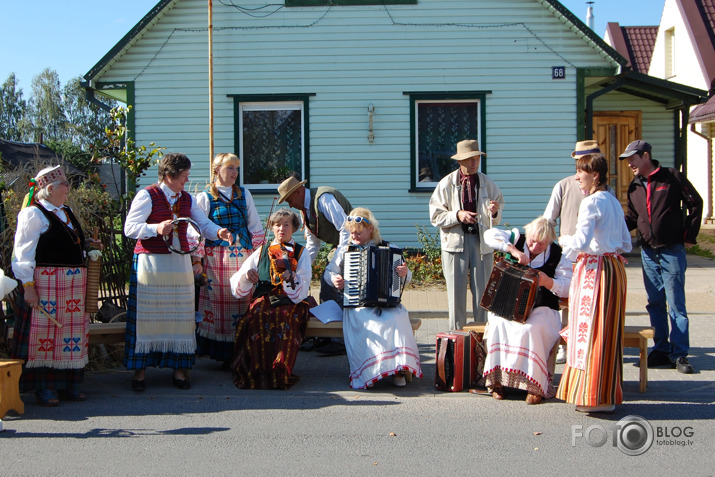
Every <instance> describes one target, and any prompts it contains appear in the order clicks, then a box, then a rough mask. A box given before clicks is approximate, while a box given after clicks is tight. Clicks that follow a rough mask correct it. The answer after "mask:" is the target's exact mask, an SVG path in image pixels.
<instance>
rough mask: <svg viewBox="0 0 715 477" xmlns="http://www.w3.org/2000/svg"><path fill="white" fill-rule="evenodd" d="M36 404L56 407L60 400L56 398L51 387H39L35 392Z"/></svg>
mask: <svg viewBox="0 0 715 477" xmlns="http://www.w3.org/2000/svg"><path fill="white" fill-rule="evenodd" d="M35 396H36V397H37V404H39V405H40V406H43V407H57V406H59V405H60V400H59V399H58V398H57V392H55V391H54V390H53V389H40V390H39V391H37V392H35Z"/></svg>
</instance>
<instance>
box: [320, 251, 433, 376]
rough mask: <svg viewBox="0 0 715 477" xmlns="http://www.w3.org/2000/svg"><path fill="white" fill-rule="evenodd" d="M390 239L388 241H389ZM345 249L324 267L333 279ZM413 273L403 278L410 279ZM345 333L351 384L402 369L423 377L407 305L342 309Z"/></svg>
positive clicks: (327, 276) (327, 274)
mask: <svg viewBox="0 0 715 477" xmlns="http://www.w3.org/2000/svg"><path fill="white" fill-rule="evenodd" d="M386 243H387V242H385V244H386ZM371 244H374V242H371ZM344 263H345V249H343V250H341V251H339V252H338V253H336V254H335V257H334V259H333V260H332V261H331V262H330V263H329V264H328V267H327V268H326V271H325V280H326V281H327V282H328V283H332V279H333V277H334V276H336V275H343V274H344V272H343V267H344ZM411 278H412V273H411V272H409V270H408V273H407V276H406V277H405V278H404V279H403V280H404V283H408V282H409V281H410V280H411ZM343 337H344V338H345V349H346V351H347V354H348V361H349V363H350V387H351V388H353V389H365V388H366V387H367V386H368V385H372V384H374V383H375V382H377V381H379V380H380V379H382V378H385V377H387V376H391V375H394V374H397V373H398V372H400V371H404V372H407V373H410V374H412V375H414V376H417V377H418V378H421V377H422V367H421V366H420V354H419V350H418V348H417V342H416V341H415V336H414V334H413V332H412V326H411V325H410V316H409V314H408V312H407V309H406V308H405V307H404V306H403V305H402V304H399V305H398V306H396V307H366V306H361V307H356V308H344V309H343Z"/></svg>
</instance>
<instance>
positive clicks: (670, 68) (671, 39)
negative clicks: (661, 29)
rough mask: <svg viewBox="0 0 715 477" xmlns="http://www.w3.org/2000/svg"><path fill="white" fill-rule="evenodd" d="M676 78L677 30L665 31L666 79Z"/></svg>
mask: <svg viewBox="0 0 715 477" xmlns="http://www.w3.org/2000/svg"><path fill="white" fill-rule="evenodd" d="M673 76H675V28H671V29H669V30H666V31H665V79H668V78H672V77H673Z"/></svg>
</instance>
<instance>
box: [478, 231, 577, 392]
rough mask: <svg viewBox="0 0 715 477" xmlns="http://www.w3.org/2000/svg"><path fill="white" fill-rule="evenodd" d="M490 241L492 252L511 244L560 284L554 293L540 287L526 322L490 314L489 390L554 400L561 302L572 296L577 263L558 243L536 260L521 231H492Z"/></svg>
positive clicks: (486, 374)
mask: <svg viewBox="0 0 715 477" xmlns="http://www.w3.org/2000/svg"><path fill="white" fill-rule="evenodd" d="M484 240H485V242H486V243H487V245H489V246H490V247H492V248H494V249H495V250H499V251H501V252H505V253H506V252H507V247H508V245H509V243H510V242H511V243H514V246H515V247H516V248H517V249H519V250H521V251H522V252H524V254H526V256H527V257H528V258H529V259H530V260H531V263H530V264H529V265H530V266H531V267H533V268H535V269H537V270H540V271H542V272H544V273H545V274H546V275H548V276H549V277H551V278H552V279H553V280H554V284H553V286H552V288H551V289H547V288H545V287H541V288H540V290H539V295H538V296H537V299H536V302H535V303H534V308H533V309H532V310H531V313H530V314H529V317H528V318H527V319H526V322H525V323H519V322H517V321H511V320H507V319H505V318H502V317H500V316H497V315H495V314H494V313H489V314H488V317H489V318H488V319H489V326H488V328H487V336H486V342H487V358H486V361H485V363H484V382H485V385H486V386H487V387H488V388H489V389H490V390H491V389H493V388H494V387H495V386H499V385H501V386H504V387H509V388H516V389H521V390H523V391H526V392H528V393H530V394H536V395H539V396H543V397H545V398H547V399H548V398H552V397H554V395H555V394H556V389H555V388H554V386H553V377H554V367H555V364H556V363H555V359H556V356H555V355H554V354H553V353H552V351H553V348H554V345H555V344H556V343H557V342H558V340H559V331H560V330H561V316H560V315H559V297H566V296H567V295H568V291H569V285H570V284H571V276H572V273H573V267H572V265H571V261H570V260H568V259H567V258H566V257H565V256H564V255H563V254H562V251H561V247H559V246H558V245H557V244H551V246H549V247H548V248H546V250H544V252H542V253H540V254H538V255H536V256H535V257H532V256H531V254H530V252H529V248H528V247H527V246H526V235H522V234H520V233H519V231H518V230H517V229H514V230H512V231H511V232H510V231H508V230H501V229H495V228H493V229H489V230H487V231H486V232H484Z"/></svg>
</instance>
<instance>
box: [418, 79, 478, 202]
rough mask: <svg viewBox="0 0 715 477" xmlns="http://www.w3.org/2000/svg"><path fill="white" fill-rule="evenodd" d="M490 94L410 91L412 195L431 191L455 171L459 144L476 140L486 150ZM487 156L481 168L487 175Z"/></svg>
mask: <svg viewBox="0 0 715 477" xmlns="http://www.w3.org/2000/svg"><path fill="white" fill-rule="evenodd" d="M490 93H491V91H459V92H443V93H434V92H407V93H404V94H405V95H408V96H409V97H410V125H411V133H410V150H411V155H410V157H411V160H410V192H431V191H433V190H434V188H435V187H436V186H437V184H438V183H439V181H440V179H442V178H443V177H445V176H446V175H448V174H449V173H451V172H452V171H454V170H456V169H457V167H458V163H457V161H455V160H454V159H452V158H451V156H453V155H454V154H455V152H456V150H457V143H458V142H459V141H462V140H464V139H477V140H478V141H479V147H480V149H481V150H482V151H486V150H487V149H486V137H485V136H486V121H485V117H486V108H485V106H486V96H487V95H488V94H490ZM486 168H487V162H486V156H482V161H481V164H480V169H481V171H482V172H485V173H486Z"/></svg>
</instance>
